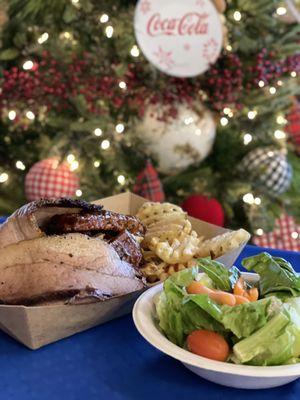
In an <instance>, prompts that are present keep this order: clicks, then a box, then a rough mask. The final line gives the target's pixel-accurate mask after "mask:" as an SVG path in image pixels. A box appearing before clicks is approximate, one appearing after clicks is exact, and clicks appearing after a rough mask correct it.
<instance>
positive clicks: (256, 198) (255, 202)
mask: <svg viewBox="0 0 300 400" xmlns="http://www.w3.org/2000/svg"><path fill="white" fill-rule="evenodd" d="M254 204H256V205H257V206H259V205H260V204H261V198H260V197H255V199H254Z"/></svg>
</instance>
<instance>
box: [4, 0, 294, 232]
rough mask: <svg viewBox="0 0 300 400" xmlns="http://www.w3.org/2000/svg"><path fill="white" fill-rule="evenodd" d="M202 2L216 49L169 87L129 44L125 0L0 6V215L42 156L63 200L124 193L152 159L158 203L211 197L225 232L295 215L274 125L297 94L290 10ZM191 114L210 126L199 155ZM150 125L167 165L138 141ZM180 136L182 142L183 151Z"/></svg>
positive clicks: (281, 131)
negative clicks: (206, 64) (214, 19)
mask: <svg viewBox="0 0 300 400" xmlns="http://www.w3.org/2000/svg"><path fill="white" fill-rule="evenodd" d="M214 3H215V6H216V7H217V9H218V11H219V12H220V14H222V15H221V18H222V21H223V25H224V27H223V29H224V43H223V49H222V52H221V54H220V56H219V58H218V60H217V61H216V63H214V64H213V65H211V67H210V68H209V69H208V70H207V71H206V72H205V73H203V74H201V75H199V76H197V77H194V78H178V77H173V76H169V75H167V74H165V73H163V72H160V71H159V70H158V69H157V68H155V67H154V66H153V65H152V64H151V63H150V62H149V61H148V60H147V59H146V58H145V57H144V55H143V53H142V51H141V49H140V48H139V46H138V44H137V41H136V38H135V34H134V25H133V18H134V11H135V7H136V1H128V0H126V1H125V0H110V1H103V0H72V1H70V0H28V1H22V0H10V1H9V2H3V1H2V2H0V10H1V11H0V24H1V28H0V30H1V51H0V59H1V69H0V74H1V75H0V87H1V88H2V90H1V92H0V116H1V120H0V132H1V133H0V182H1V183H0V213H2V214H7V213H9V212H11V211H13V210H14V209H15V208H16V207H18V206H20V205H21V204H22V203H25V202H26V201H27V200H28V198H29V199H30V196H32V193H33V194H34V191H32V190H33V189H32V187H31V186H30V182H31V184H32V182H34V178H35V177H36V175H34V174H33V172H32V171H31V178H30V177H28V179H27V183H26V185H27V188H26V191H27V199H26V197H25V189H24V188H25V177H26V174H28V171H29V169H30V168H31V167H32V166H33V165H34V164H36V163H37V162H39V161H41V160H45V159H46V160H48V159H50V161H47V162H48V163H49V162H50V163H51V162H52V163H57V165H60V163H62V164H61V165H63V167H62V168H65V169H66V168H67V169H68V168H69V169H70V170H71V171H70V172H71V174H70V177H66V179H69V180H71V183H70V182H69V184H70V186H69V189H68V190H70V193H72V192H74V195H75V194H76V195H77V196H83V197H84V198H86V199H88V200H93V199H97V198H101V197H104V196H107V195H111V194H113V193H118V192H121V191H124V190H130V189H131V190H132V188H133V187H134V185H135V183H136V178H137V176H138V175H139V173H141V171H142V170H143V168H144V167H145V164H146V160H150V159H151V160H152V162H153V165H154V166H155V167H157V169H158V171H159V172H160V179H161V182H162V185H163V188H164V192H165V194H166V198H167V199H168V200H169V201H172V202H176V203H178V204H181V203H182V202H183V201H184V199H186V198H187V197H188V196H189V195H191V194H192V193H197V194H202V195H205V196H208V197H212V198H215V199H217V200H218V201H219V202H220V203H221V205H222V208H223V210H224V212H225V215H226V223H227V225H228V226H231V227H240V226H243V227H246V228H248V229H251V230H252V231H258V232H262V231H268V230H271V229H272V227H273V224H274V220H275V218H276V217H278V216H279V215H280V214H281V213H282V211H283V210H285V211H288V212H289V213H290V214H291V215H294V216H295V217H296V218H300V211H299V210H300V207H299V206H300V162H299V158H298V155H297V153H296V150H297V149H296V145H295V143H296V142H293V137H292V136H291V135H290V134H288V130H287V129H285V127H286V124H287V115H288V114H289V112H290V110H291V107H292V105H293V104H294V103H295V102H296V101H297V95H298V94H299V91H300V89H299V80H298V74H299V71H300V54H299V40H300V38H299V31H300V24H299V23H297V15H294V14H293V12H292V11H295V10H296V11H297V4H296V3H295V5H294V8H293V10H292V11H291V10H290V9H288V7H287V5H285V3H284V2H281V1H278V0H256V1H251V0H229V1H227V2H226V4H225V2H223V1H220V0H218V1H217V0H216V1H215V2H214ZM298 6H299V4H298ZM298 17H299V16H298ZM189 113H190V114H189ZM208 113H209V114H208ZM187 115H188V116H187ZM195 115H196V116H198V117H199V121H200V122H199V123H200V124H201V118H202V120H206V121H207V120H208V118H210V119H211V121H212V123H215V124H217V133H216V136H215V139H214V143H213V147H212V149H211V151H210V148H207V149H206V151H205V154H204V155H203V156H202V157H199V153H197V152H196V150H195V149H196V148H197V146H198V145H199V143H201V146H202V145H203V143H202V142H199V141H201V129H200V128H199V127H197V126H196V125H195V117H194V116H195ZM198 117H197V118H198ZM156 124H157V126H158V130H159V129H161V130H164V131H168V134H169V132H171V133H174V135H173V136H172V137H171V136H170V141H174V147H173V148H174V149H177V150H178V151H179V153H178V154H179V156H178V154H177V155H176V154H175V153H176V151H177V150H176V151H175V150H174V159H173V158H172V157H170V156H168V157H164V154H165V153H164V152H165V149H164V147H163V146H164V145H163V143H162V142H161V141H157V143H155V142H154V143H152V144H151V145H150V144H149V140H150V139H151V135H152V130H153V126H154V125H155V126H156ZM189 129H190V130H191V129H193V132H194V133H195V135H194V139H193V140H194V142H193V143H192V145H190V144H189V145H188V146H182V144H180V143H181V141H180V140H181V138H182V136H184V135H185V134H187V135H189V132H188V130H189ZM186 132H187V133H186ZM197 135H198V136H197ZM211 139H212V138H211ZM176 140H178V143H176ZM176 146H177V147H176ZM208 153H210V154H209V155H208ZM51 160H52V161H51ZM178 160H179V161H178ZM40 167H45V164H40V165H39V166H36V169H35V171H34V172H35V173H37V172H36V171H37V169H38V168H40ZM62 173H64V172H62ZM63 176H65V175H63ZM30 179H33V180H30Z"/></svg>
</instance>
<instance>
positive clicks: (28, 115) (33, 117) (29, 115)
mask: <svg viewBox="0 0 300 400" xmlns="http://www.w3.org/2000/svg"><path fill="white" fill-rule="evenodd" d="M26 117H27V118H28V119H30V120H32V121H33V120H34V119H35V115H34V114H33V112H32V111H27V113H26Z"/></svg>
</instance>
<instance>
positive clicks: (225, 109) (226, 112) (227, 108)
mask: <svg viewBox="0 0 300 400" xmlns="http://www.w3.org/2000/svg"><path fill="white" fill-rule="evenodd" d="M223 113H224V114H227V115H228V114H230V113H231V108H229V107H225V108H223Z"/></svg>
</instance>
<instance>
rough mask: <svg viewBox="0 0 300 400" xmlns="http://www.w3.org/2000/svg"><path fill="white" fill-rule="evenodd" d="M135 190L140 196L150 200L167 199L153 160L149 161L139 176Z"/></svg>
mask: <svg viewBox="0 0 300 400" xmlns="http://www.w3.org/2000/svg"><path fill="white" fill-rule="evenodd" d="M133 192H134V193H135V194H138V195H139V196H142V197H145V198H146V199H148V200H150V201H164V200H165V194H164V190H163V187H162V184H161V181H160V179H159V177H158V173H157V171H156V169H155V168H154V167H153V165H152V163H151V161H149V160H148V161H147V163H146V167H145V168H144V169H143V170H142V171H141V172H140V173H139V175H138V176H137V178H136V183H135V185H134V188H133Z"/></svg>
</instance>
